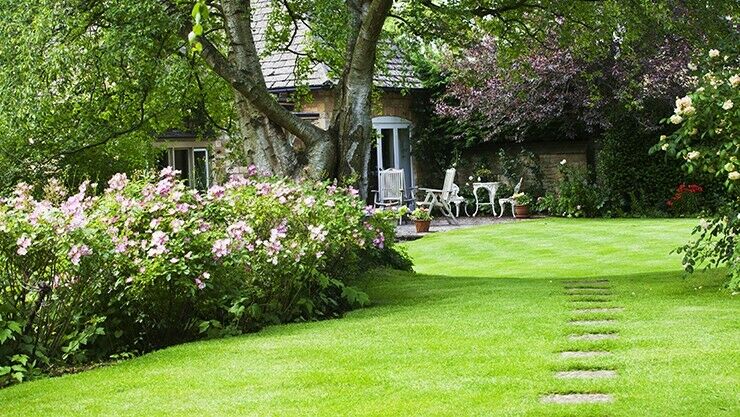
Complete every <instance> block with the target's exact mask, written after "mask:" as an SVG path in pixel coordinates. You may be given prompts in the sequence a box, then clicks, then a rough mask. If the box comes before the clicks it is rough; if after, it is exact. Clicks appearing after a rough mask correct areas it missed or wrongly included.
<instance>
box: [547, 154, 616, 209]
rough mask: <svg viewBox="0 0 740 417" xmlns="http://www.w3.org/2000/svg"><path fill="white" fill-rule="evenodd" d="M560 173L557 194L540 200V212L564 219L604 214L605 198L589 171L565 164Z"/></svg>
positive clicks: (562, 164)
mask: <svg viewBox="0 0 740 417" xmlns="http://www.w3.org/2000/svg"><path fill="white" fill-rule="evenodd" d="M559 172H560V180H559V182H558V187H557V192H556V193H548V194H547V195H545V196H544V197H543V198H540V199H539V200H538V202H537V208H538V210H540V211H546V212H548V213H549V214H550V215H552V216H562V217H596V216H599V215H602V214H603V209H604V196H603V194H602V192H601V191H600V190H599V188H598V187H597V186H596V184H595V183H594V182H593V181H592V180H591V178H590V175H589V172H588V169H586V168H584V167H580V166H571V165H568V164H567V162H564V163H561V164H560V167H559Z"/></svg>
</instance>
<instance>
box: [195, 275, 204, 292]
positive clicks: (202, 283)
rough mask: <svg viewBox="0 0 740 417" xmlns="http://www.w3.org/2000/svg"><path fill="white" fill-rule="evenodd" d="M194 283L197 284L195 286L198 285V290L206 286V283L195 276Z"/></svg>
mask: <svg viewBox="0 0 740 417" xmlns="http://www.w3.org/2000/svg"><path fill="white" fill-rule="evenodd" d="M195 285H197V286H198V289H199V290H202V289H203V288H205V287H206V283H205V282H203V281H201V280H200V278H196V279H195Z"/></svg>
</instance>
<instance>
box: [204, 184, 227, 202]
mask: <svg viewBox="0 0 740 417" xmlns="http://www.w3.org/2000/svg"><path fill="white" fill-rule="evenodd" d="M225 193H226V188H224V187H222V186H220V185H214V186H213V187H211V188H209V189H208V197H210V198H212V199H215V200H218V199H220V198H222V197H223V196H224V194H225Z"/></svg>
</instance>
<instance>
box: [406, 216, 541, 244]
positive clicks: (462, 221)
mask: <svg viewBox="0 0 740 417" xmlns="http://www.w3.org/2000/svg"><path fill="white" fill-rule="evenodd" d="M524 220H526V219H514V218H512V217H500V218H499V217H492V216H480V217H466V216H460V217H458V218H457V221H458V224H450V223H448V222H447V220H446V219H445V218H444V217H440V218H436V219H434V220H432V225H431V227H430V228H429V232H428V233H417V232H416V226H415V225H414V222H413V221H410V220H406V221H405V222H404V224H402V225H399V226H398V227H396V239H397V240H416V239H419V238H421V237H423V236H426V235H429V234H432V233H437V232H449V231H450V230H458V229H465V228H469V227H475V226H483V225H487V224H497V223H512V222H515V221H517V222H519V221H524Z"/></svg>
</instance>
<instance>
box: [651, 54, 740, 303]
mask: <svg viewBox="0 0 740 417" xmlns="http://www.w3.org/2000/svg"><path fill="white" fill-rule="evenodd" d="M729 51H730V52H728V53H723V52H722V51H720V50H718V49H711V50H709V51H708V52H707V53H706V54H705V55H704V57H703V59H701V62H700V63H699V65H695V67H694V71H695V74H694V75H695V80H696V85H695V86H694V89H693V91H691V92H689V93H688V94H686V95H685V96H684V97H681V98H678V99H676V106H675V109H674V111H673V115H671V116H670V117H668V118H666V119H664V123H666V124H668V125H670V126H674V128H675V132H673V133H672V134H671V135H667V136H661V137H660V141H659V142H658V143H657V144H656V145H655V147H654V148H653V151H654V152H666V153H667V154H668V155H671V156H674V157H676V158H678V159H679V160H683V164H684V167H685V168H686V171H687V172H688V173H689V174H697V173H704V174H705V175H711V176H714V177H715V178H716V179H718V180H719V181H721V182H723V183H724V186H725V189H724V196H723V197H724V200H725V204H724V205H723V207H722V209H721V210H720V211H719V212H718V213H717V214H715V215H713V216H711V217H712V218H711V219H709V220H705V219H703V220H702V221H701V222H700V224H699V225H698V226H697V227H696V228H695V229H694V235H695V236H696V239H695V240H694V241H692V242H689V243H688V244H687V245H685V246H684V247H683V248H681V249H680V251H681V252H682V253H684V261H683V262H684V265H685V267H686V270H687V271H690V272H691V271H693V270H695V269H696V268H699V267H702V266H707V267H717V266H722V265H726V266H727V267H728V270H729V274H728V275H729V284H728V285H729V287H730V288H732V289H734V290H737V289H740V243H738V239H737V236H738V233H740V212H739V209H740V186H739V185H740V161H739V160H738V155H740V144H739V143H738V133H740V129H739V128H740V107H738V104H740V57H738V55H737V51H736V49H730V50H729Z"/></svg>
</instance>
